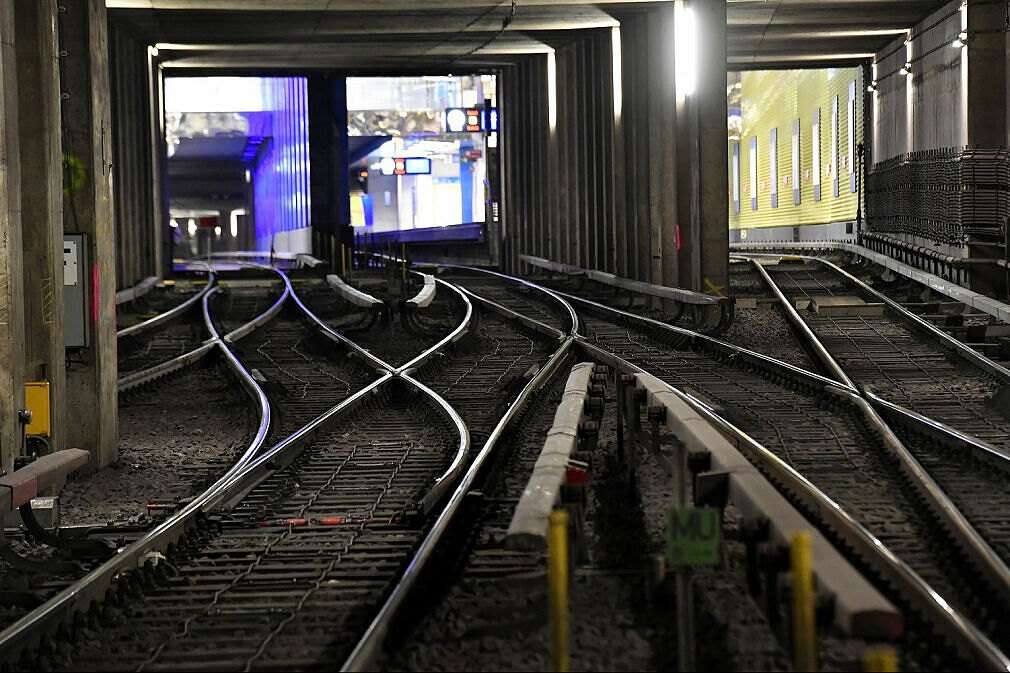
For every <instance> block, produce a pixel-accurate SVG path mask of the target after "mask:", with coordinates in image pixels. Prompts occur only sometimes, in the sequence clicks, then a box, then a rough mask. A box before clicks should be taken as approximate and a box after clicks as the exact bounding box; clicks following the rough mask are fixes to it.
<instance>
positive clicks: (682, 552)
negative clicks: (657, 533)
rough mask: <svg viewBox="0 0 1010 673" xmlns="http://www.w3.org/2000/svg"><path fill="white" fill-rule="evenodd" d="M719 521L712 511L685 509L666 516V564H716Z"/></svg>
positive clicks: (720, 524)
mask: <svg viewBox="0 0 1010 673" xmlns="http://www.w3.org/2000/svg"><path fill="white" fill-rule="evenodd" d="M721 531H722V521H720V517H719V510H718V509H716V508H714V507H684V508H675V509H671V510H669V511H668V512H667V513H666V561H667V563H669V564H670V565H672V566H712V565H717V564H718V563H719V538H720V537H721Z"/></svg>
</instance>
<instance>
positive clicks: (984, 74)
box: [967, 2, 1007, 148]
mask: <svg viewBox="0 0 1010 673" xmlns="http://www.w3.org/2000/svg"><path fill="white" fill-rule="evenodd" d="M967 12H968V17H967V18H968V82H967V86H968V146H969V147H982V148H996V147H1003V146H1004V144H1005V143H1006V133H1007V100H1006V97H1007V94H1006V89H1007V87H1006V82H1007V77H1006V73H1007V63H1006V45H1007V40H1006V32H1004V23H1005V19H1006V17H1005V13H1006V7H1005V6H1004V3H994V2H990V3H983V2H979V3H977V4H976V3H974V2H969V3H968V8H967Z"/></svg>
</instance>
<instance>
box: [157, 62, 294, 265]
mask: <svg viewBox="0 0 1010 673" xmlns="http://www.w3.org/2000/svg"><path fill="white" fill-rule="evenodd" d="M165 140H166V147H167V164H168V185H167V188H168V189H167V192H168V202H169V216H170V219H169V226H170V227H171V230H172V238H171V241H172V257H173V258H189V257H206V256H210V255H211V254H213V253H220V252H229V251H235V250H259V251H265V252H267V251H270V250H274V251H276V252H296V253H297V252H310V251H311V235H310V233H309V232H310V229H309V139H308V93H307V86H306V79H305V78H304V77H168V78H166V79H165Z"/></svg>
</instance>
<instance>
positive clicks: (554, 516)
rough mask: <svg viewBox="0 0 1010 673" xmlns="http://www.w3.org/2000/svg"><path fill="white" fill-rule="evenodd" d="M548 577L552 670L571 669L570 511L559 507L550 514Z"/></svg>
mask: <svg viewBox="0 0 1010 673" xmlns="http://www.w3.org/2000/svg"><path fill="white" fill-rule="evenodd" d="M548 540H549V544H548V549H547V581H548V585H549V587H548V588H549V615H550V620H551V665H552V670H555V671H567V670H568V512H566V511H565V510H563V509H556V510H554V511H553V512H551V516H550V536H549V538H548Z"/></svg>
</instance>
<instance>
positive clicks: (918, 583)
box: [578, 336, 1010, 671]
mask: <svg viewBox="0 0 1010 673" xmlns="http://www.w3.org/2000/svg"><path fill="white" fill-rule="evenodd" d="M578 342H579V345H580V347H581V348H583V349H585V350H586V351H587V352H588V353H590V354H591V355H593V356H594V357H595V358H597V359H598V360H600V361H601V362H606V363H608V364H610V365H612V366H613V367H615V369H617V370H619V371H623V372H626V373H630V374H635V373H648V372H646V371H645V370H644V369H642V368H641V367H638V366H637V365H634V364H632V363H631V362H628V361H627V360H625V359H623V358H621V357H619V356H617V355H614V354H612V353H609V352H608V351H605V350H603V349H601V348H599V347H598V346H596V345H594V344H592V343H589V342H588V341H586V340H585V337H581V336H580V337H578ZM664 385H665V386H666V387H667V390H669V391H670V392H671V393H672V394H674V395H676V396H677V397H679V398H680V399H682V400H684V401H685V402H686V403H687V404H689V405H690V406H691V407H692V408H694V409H695V410H696V411H697V412H698V413H699V414H701V415H702V416H703V417H704V418H706V420H708V421H709V422H710V423H712V424H713V425H715V426H716V427H717V428H719V430H720V431H721V432H722V433H723V434H724V435H725V436H726V437H727V438H728V439H729V440H730V442H731V443H733V445H734V446H736V448H737V449H739V450H740V451H741V452H743V453H744V455H746V456H747V457H748V458H749V459H750V460H751V461H753V462H754V463H755V464H756V465H758V467H759V468H760V469H761V471H762V472H764V473H765V474H766V475H767V476H768V477H769V478H771V479H772V481H773V482H775V483H778V484H781V485H782V486H783V488H785V489H786V490H787V491H788V492H789V493H790V494H791V495H792V497H793V498H795V499H796V500H797V501H798V502H800V503H802V504H803V506H804V507H805V508H806V509H807V511H808V512H812V513H814V514H815V515H816V516H818V517H820V518H821V519H822V520H823V521H825V522H826V523H827V524H828V525H830V526H831V527H832V528H834V529H835V530H836V531H837V532H838V534H839V535H840V536H841V537H842V538H843V539H844V540H845V542H846V543H847V544H849V545H851V546H852V548H853V549H854V550H855V551H856V553H857V554H859V555H860V556H862V557H863V558H864V559H866V560H867V561H868V562H869V563H870V565H872V566H873V567H874V569H876V570H877V571H878V572H879V573H880V574H881V576H882V577H883V578H884V579H885V580H887V581H889V582H891V583H892V584H893V585H894V586H895V587H897V588H898V589H900V591H901V593H902V595H904V596H905V597H906V598H907V599H908V600H909V601H910V603H912V604H913V605H914V606H915V607H916V608H918V609H919V610H920V611H922V612H923V613H924V614H926V615H928V616H929V617H930V618H931V622H932V623H934V624H935V625H936V626H937V627H938V628H939V630H940V631H942V632H943V633H944V634H945V635H946V636H947V637H948V638H950V639H951V641H952V642H953V643H954V644H955V646H956V647H957V649H958V650H959V651H960V652H961V653H962V654H963V655H964V656H966V657H968V658H969V659H971V660H972V661H973V662H974V663H975V665H976V666H979V667H980V668H981V667H985V668H987V669H991V670H1002V671H1008V670H1010V658H1008V657H1007V656H1006V655H1005V654H1003V652H1002V651H1000V650H999V648H997V647H996V646H995V645H994V644H993V643H992V642H991V641H990V640H989V638H988V637H987V636H986V635H985V634H983V633H982V632H981V631H979V630H978V628H977V627H976V626H975V625H974V624H972V623H971V622H970V621H968V620H967V619H966V618H965V617H964V616H963V615H961V614H960V613H959V612H957V611H956V610H955V609H954V608H953V607H951V606H950V605H949V604H948V603H947V602H946V601H945V600H944V599H943V598H942V597H941V596H940V595H939V594H937V593H936V592H935V591H933V589H932V588H931V587H930V586H929V585H928V584H927V583H926V582H925V581H924V580H923V579H922V578H921V577H920V576H919V575H918V574H917V573H916V572H915V571H914V570H912V569H911V568H910V567H909V566H908V565H907V564H905V562H904V561H902V560H901V559H900V558H899V557H898V556H896V555H895V554H894V553H893V552H892V551H890V550H889V549H888V548H887V547H885V546H884V544H883V543H882V542H881V541H880V540H879V539H878V538H877V537H876V536H874V535H873V534H872V533H871V532H870V531H868V530H867V529H866V528H865V527H864V526H863V525H862V524H861V523H859V522H858V521H856V520H855V519H853V518H852V517H851V516H850V515H849V514H848V513H847V512H846V511H845V510H844V509H843V508H842V507H841V506H840V505H839V504H838V503H836V502H835V501H834V500H832V499H831V498H830V497H829V496H828V495H827V494H826V493H824V492H823V491H821V490H820V489H819V488H818V487H817V486H815V485H814V484H813V483H812V482H811V481H810V480H809V479H807V478H806V477H804V476H803V475H802V474H800V473H799V472H797V471H796V470H795V469H793V468H792V467H791V466H790V465H788V464H787V463H785V462H784V461H783V460H782V459H781V458H779V457H778V456H776V455H775V454H774V453H772V452H771V451H769V450H768V449H766V448H765V447H764V446H762V445H761V444H760V443H759V442H758V441H757V440H755V439H754V438H752V437H750V436H749V435H748V434H747V433H746V432H744V431H743V430H740V429H739V428H737V427H736V426H735V425H733V424H732V423H730V422H729V421H727V420H725V419H724V418H723V417H722V416H720V415H718V414H717V413H715V412H714V411H712V410H711V409H710V408H709V407H708V406H707V405H706V404H704V403H702V402H700V401H699V400H697V399H696V398H694V397H692V396H691V395H688V394H687V393H684V392H682V391H681V390H678V389H677V388H675V387H673V386H670V385H669V384H665V383H664ZM832 389H833V390H835V391H837V392H838V394H840V395H846V396H848V395H853V393H850V392H849V391H846V390H844V389H842V388H839V387H838V385H837V384H833V385H832Z"/></svg>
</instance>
